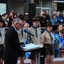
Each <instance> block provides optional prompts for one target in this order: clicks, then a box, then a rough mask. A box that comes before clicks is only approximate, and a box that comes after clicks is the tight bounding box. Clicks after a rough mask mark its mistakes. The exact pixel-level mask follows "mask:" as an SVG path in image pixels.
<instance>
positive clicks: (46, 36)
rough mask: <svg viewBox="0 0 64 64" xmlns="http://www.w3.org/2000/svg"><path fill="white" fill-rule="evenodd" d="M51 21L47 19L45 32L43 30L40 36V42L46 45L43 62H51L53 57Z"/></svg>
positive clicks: (48, 63)
mask: <svg viewBox="0 0 64 64" xmlns="http://www.w3.org/2000/svg"><path fill="white" fill-rule="evenodd" d="M51 30H52V23H51V22H50V21H49V22H48V23H47V24H46V32H44V33H43V34H42V36H41V39H42V44H44V46H46V47H47V57H46V58H45V64H52V63H53V58H54V49H53V44H54V34H53V33H52V32H51Z"/></svg>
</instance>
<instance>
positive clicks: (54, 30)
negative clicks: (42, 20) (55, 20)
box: [53, 25, 58, 33]
mask: <svg viewBox="0 0 64 64" xmlns="http://www.w3.org/2000/svg"><path fill="white" fill-rule="evenodd" d="M53 32H54V33H58V25H54V26H53Z"/></svg>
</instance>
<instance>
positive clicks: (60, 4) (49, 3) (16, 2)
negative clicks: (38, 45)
mask: <svg viewBox="0 0 64 64" xmlns="http://www.w3.org/2000/svg"><path fill="white" fill-rule="evenodd" d="M1 3H4V4H6V12H7V13H8V15H9V12H10V10H13V11H14V12H16V13H24V3H36V14H37V15H40V13H41V12H45V11H46V10H49V14H50V15H51V16H52V15H53V14H54V13H56V12H57V11H60V12H63V11H64V0H62V1H61V0H0V4H1Z"/></svg>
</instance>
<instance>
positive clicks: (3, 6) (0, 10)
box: [0, 3, 6, 15]
mask: <svg viewBox="0 0 64 64" xmlns="http://www.w3.org/2000/svg"><path fill="white" fill-rule="evenodd" d="M4 12H6V3H0V15H2V14H3V13H4Z"/></svg>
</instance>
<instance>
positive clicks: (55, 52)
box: [54, 50, 59, 58]
mask: <svg viewBox="0 0 64 64" xmlns="http://www.w3.org/2000/svg"><path fill="white" fill-rule="evenodd" d="M58 57H59V50H54V58H58Z"/></svg>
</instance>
